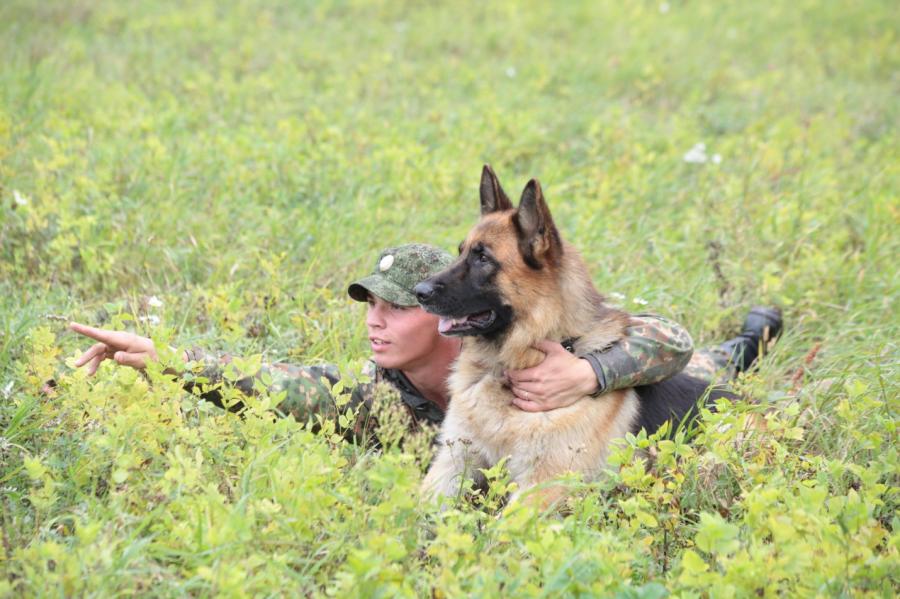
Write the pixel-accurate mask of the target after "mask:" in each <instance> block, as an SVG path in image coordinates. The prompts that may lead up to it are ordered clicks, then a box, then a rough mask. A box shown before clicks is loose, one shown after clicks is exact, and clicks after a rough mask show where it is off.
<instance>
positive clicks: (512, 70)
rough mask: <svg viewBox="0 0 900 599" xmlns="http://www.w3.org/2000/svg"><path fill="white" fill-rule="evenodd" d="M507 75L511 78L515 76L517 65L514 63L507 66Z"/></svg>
mask: <svg viewBox="0 0 900 599" xmlns="http://www.w3.org/2000/svg"><path fill="white" fill-rule="evenodd" d="M506 76H507V77H509V78H510V79H513V78H515V76H516V67H514V66H512V65H510V66H508V67H506Z"/></svg>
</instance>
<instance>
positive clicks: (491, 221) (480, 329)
mask: <svg viewBox="0 0 900 599" xmlns="http://www.w3.org/2000/svg"><path fill="white" fill-rule="evenodd" d="M480 192H481V193H480V195H481V220H480V221H479V222H478V224H476V225H475V227H474V228H473V229H472V230H471V231H470V232H469V235H468V236H467V237H466V239H465V241H463V242H462V244H460V246H459V258H457V259H456V260H455V261H454V262H453V263H452V264H450V266H448V267H447V268H446V269H444V270H442V271H441V272H439V273H438V274H436V275H434V276H432V277H430V278H428V279H426V280H424V281H422V282H421V283H419V284H418V285H416V287H415V293H416V297H417V298H418V300H419V303H420V304H421V305H422V307H424V308H425V309H426V310H427V311H429V312H431V313H433V314H437V315H438V316H440V317H441V320H440V325H439V326H440V331H441V333H443V334H444V335H478V336H484V337H488V338H492V337H496V336H498V335H500V334H502V333H503V332H504V331H505V330H506V329H507V328H508V327H509V326H510V325H511V324H512V323H513V321H514V320H515V318H516V316H517V314H522V313H523V312H525V311H527V310H529V309H532V308H533V307H534V306H533V304H534V303H535V302H538V301H540V298H541V295H542V291H543V289H544V288H545V287H546V285H547V284H548V282H550V283H552V282H553V281H554V280H555V277H556V272H555V271H556V270H557V268H558V266H559V264H560V261H561V258H562V252H563V246H562V241H561V240H560V237H559V233H558V231H557V230H556V226H555V225H554V224H553V218H552V217H551V216H550V210H549V209H548V208H547V203H546V202H545V201H544V196H543V193H542V192H541V185H540V183H538V181H537V180H536V179H532V180H531V181H529V182H528V184H527V185H526V186H525V189H524V190H523V191H522V197H521V199H520V200H519V206H518V207H517V208H514V207H513V205H512V202H510V200H509V198H508V197H507V196H506V194H505V193H504V192H503V188H502V187H501V186H500V181H499V180H498V179H497V175H495V174H494V171H493V170H492V169H491V167H490V166H488V165H485V167H484V169H483V171H482V174H481V189H480Z"/></svg>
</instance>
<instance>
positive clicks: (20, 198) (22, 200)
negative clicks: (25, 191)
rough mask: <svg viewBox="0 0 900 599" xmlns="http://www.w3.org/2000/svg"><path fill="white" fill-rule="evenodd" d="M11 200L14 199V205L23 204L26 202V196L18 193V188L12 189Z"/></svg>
mask: <svg viewBox="0 0 900 599" xmlns="http://www.w3.org/2000/svg"><path fill="white" fill-rule="evenodd" d="M13 201H15V203H16V206H24V205H25V204H27V203H28V198H26V197H25V196H23V195H22V194H21V193H19V190H18V189H13Z"/></svg>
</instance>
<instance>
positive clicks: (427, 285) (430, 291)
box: [413, 281, 439, 304]
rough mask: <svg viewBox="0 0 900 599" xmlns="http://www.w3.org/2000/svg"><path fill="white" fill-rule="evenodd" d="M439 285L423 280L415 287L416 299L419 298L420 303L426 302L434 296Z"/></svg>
mask: <svg viewBox="0 0 900 599" xmlns="http://www.w3.org/2000/svg"><path fill="white" fill-rule="evenodd" d="M438 287H439V285H438V284H435V283H432V282H430V281H422V282H421V283H419V284H418V285H416V286H415V287H413V292H414V293H415V294H416V299H417V300H419V302H420V303H423V304H424V303H425V302H427V301H428V300H430V299H432V298H433V297H434V294H435V293H436V292H437V290H438Z"/></svg>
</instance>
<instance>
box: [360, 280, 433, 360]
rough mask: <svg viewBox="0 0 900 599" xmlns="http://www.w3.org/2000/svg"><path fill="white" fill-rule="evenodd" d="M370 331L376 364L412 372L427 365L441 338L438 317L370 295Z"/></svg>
mask: <svg viewBox="0 0 900 599" xmlns="http://www.w3.org/2000/svg"><path fill="white" fill-rule="evenodd" d="M368 303H369V309H368V311H367V312H366V327H367V328H368V330H369V344H370V345H371V347H372V356H373V358H372V359H373V360H374V361H375V363H376V364H378V365H379V366H381V367H382V368H397V369H400V370H412V369H415V368H417V367H420V366H422V365H423V364H425V363H427V362H428V360H429V357H430V356H431V355H432V353H433V352H434V351H435V349H436V348H437V345H438V343H439V342H440V339H441V335H440V333H439V332H438V317H437V316H434V315H432V314H429V313H427V312H426V311H425V310H423V309H422V308H421V307H419V306H398V305H396V304H392V303H391V302H388V301H385V300H383V299H381V298H380V297H378V296H375V295H372V294H371V293H370V294H369V299H368Z"/></svg>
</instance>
